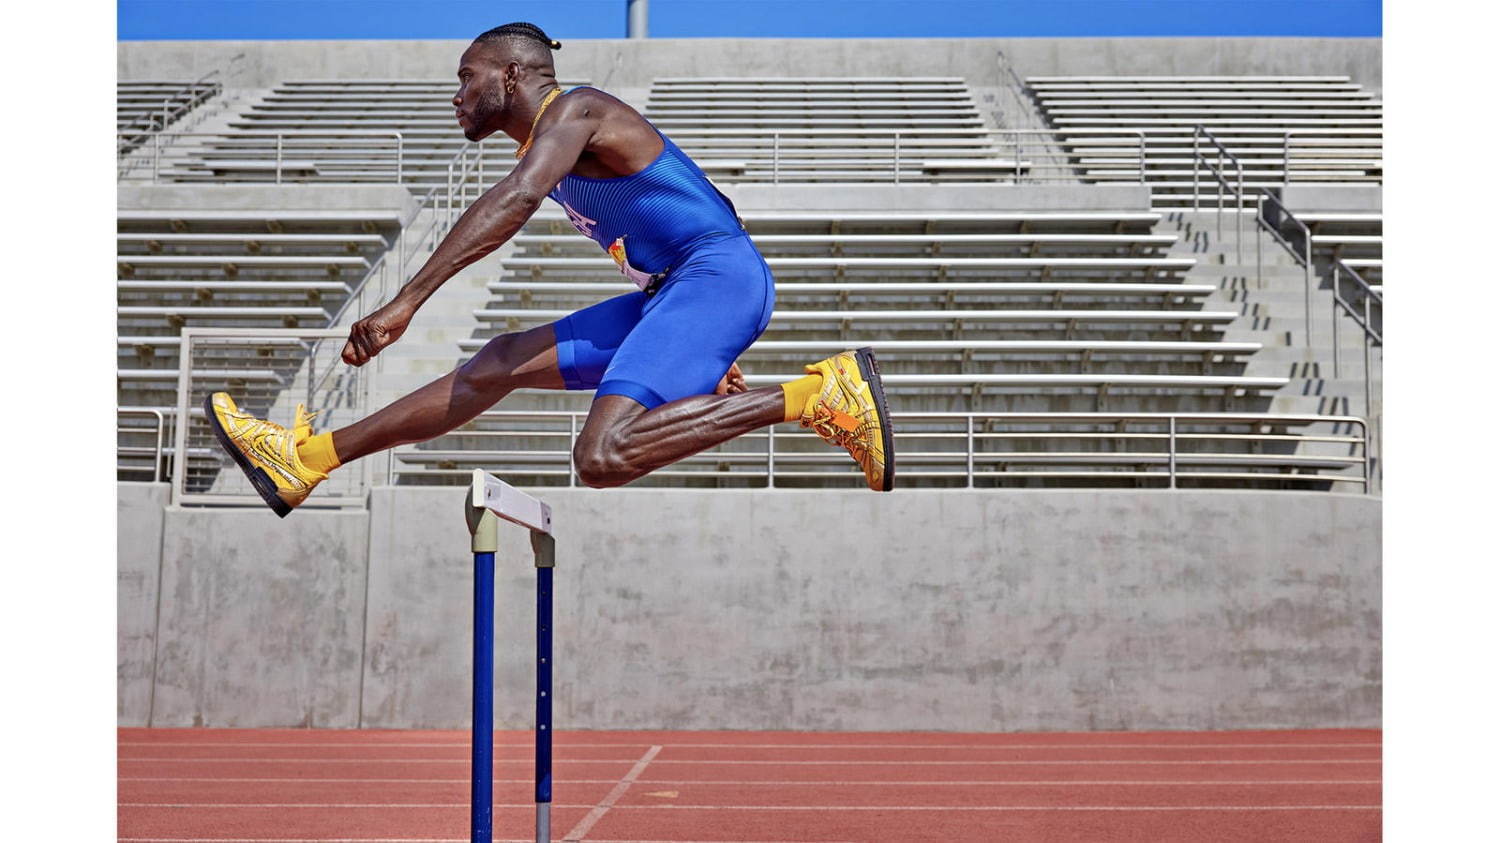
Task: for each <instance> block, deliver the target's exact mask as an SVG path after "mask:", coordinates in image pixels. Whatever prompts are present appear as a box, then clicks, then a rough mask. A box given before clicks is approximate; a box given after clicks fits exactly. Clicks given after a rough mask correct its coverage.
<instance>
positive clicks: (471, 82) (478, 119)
mask: <svg viewBox="0 0 1500 843" xmlns="http://www.w3.org/2000/svg"><path fill="white" fill-rule="evenodd" d="M505 67H506V64H500V63H497V62H496V61H495V51H494V49H493V48H486V47H485V46H483V45H479V44H475V45H474V46H472V47H470V48H469V49H468V50H466V51H465V52H464V54H463V58H461V59H459V62H458V93H456V94H454V95H453V111H454V116H455V117H457V118H458V125H459V128H461V129H463V131H464V137H466V138H468V139H469V140H471V141H477V140H480V139H481V138H486V137H489V136H490V135H492V134H494V133H495V132H496V131H498V130H499V128H500V123H501V121H502V119H503V117H504V114H505V108H506V103H505V79H504V68H505Z"/></svg>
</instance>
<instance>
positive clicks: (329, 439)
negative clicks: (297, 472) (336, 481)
mask: <svg viewBox="0 0 1500 843" xmlns="http://www.w3.org/2000/svg"><path fill="white" fill-rule="evenodd" d="M297 459H299V460H301V461H302V464H303V465H305V466H307V467H308V468H310V469H312V470H313V471H317V472H321V473H323V474H327V473H328V472H330V471H333V470H334V469H335V468H338V467H339V466H341V465H343V463H341V462H339V455H338V452H337V451H334V450H333V434H332V433H319V434H318V435H316V436H309V437H307V438H306V439H304V440H302V444H301V445H298V446H297Z"/></svg>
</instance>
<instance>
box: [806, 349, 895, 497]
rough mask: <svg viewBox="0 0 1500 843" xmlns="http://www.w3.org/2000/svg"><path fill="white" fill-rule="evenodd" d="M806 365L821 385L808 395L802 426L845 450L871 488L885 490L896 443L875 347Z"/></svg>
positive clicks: (892, 477)
mask: <svg viewBox="0 0 1500 843" xmlns="http://www.w3.org/2000/svg"><path fill="white" fill-rule="evenodd" d="M806 368H807V372H808V374H821V375H822V376H823V389H822V391H821V392H819V393H818V394H817V395H814V396H813V397H812V398H810V399H808V402H807V408H806V409H804V410H803V411H802V426H803V427H810V428H812V429H813V431H814V432H816V433H817V434H818V435H819V436H821V437H823V439H824V440H826V441H828V442H830V443H832V444H834V445H839V446H842V447H844V448H846V449H848V451H849V454H850V455H851V456H853V457H854V461H855V462H857V463H859V467H860V468H862V469H864V471H865V481H866V482H868V483H869V484H870V488H871V489H874V490H875V491H877V492H889V491H890V490H891V488H892V485H893V481H894V480H895V467H896V453H895V448H894V444H895V443H894V442H893V441H892V439H891V411H890V408H889V407H887V406H886V403H885V390H884V389H883V388H882V387H881V385H880V366H879V364H877V363H876V362H875V354H874V352H872V351H871V350H870V349H868V348H861V349H858V350H856V351H841V352H839V353H838V354H835V355H834V356H832V357H830V358H828V359H827V360H823V361H820V362H817V363H813V364H811V365H809V366H807V367H806Z"/></svg>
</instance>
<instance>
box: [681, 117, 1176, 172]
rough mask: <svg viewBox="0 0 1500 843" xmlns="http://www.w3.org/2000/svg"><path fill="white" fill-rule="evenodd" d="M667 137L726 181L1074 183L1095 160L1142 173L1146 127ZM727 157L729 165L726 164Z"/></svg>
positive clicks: (718, 132)
mask: <svg viewBox="0 0 1500 843" xmlns="http://www.w3.org/2000/svg"><path fill="white" fill-rule="evenodd" d="M1064 139H1066V140H1064ZM673 140H674V141H676V143H677V145H678V146H681V147H682V148H684V149H686V150H688V152H689V153H690V154H691V155H692V156H693V160H694V161H696V162H697V163H698V165H699V166H701V167H702V168H703V169H704V170H706V171H707V172H708V174H709V175H710V176H714V177H716V178H717V177H722V179H723V180H724V181H731V182H733V181H741V180H750V177H759V178H769V179H770V180H771V182H772V183H780V182H782V181H783V180H788V181H790V180H794V179H795V180H805V178H815V179H817V180H820V181H827V180H839V179H838V178H836V177H847V178H843V179H842V180H852V181H879V180H885V179H889V180H890V182H891V183H894V184H900V183H901V182H902V181H933V180H938V181H941V180H942V179H941V178H940V176H942V175H943V174H944V173H949V174H952V175H953V176H954V178H953V180H959V179H965V180H969V181H976V180H994V179H995V178H1006V179H1009V180H1011V181H1015V182H1023V181H1024V182H1029V183H1033V184H1072V183H1077V182H1080V181H1085V180H1087V177H1086V176H1084V175H1082V173H1081V171H1082V170H1084V169H1085V168H1086V167H1095V166H1100V165H1102V166H1106V167H1109V168H1111V171H1112V174H1114V175H1119V176H1120V178H1115V179H1105V180H1112V181H1120V182H1123V183H1127V184H1131V183H1144V182H1145V178H1146V132H1144V131H1142V130H1139V129H1069V130H1067V131H1059V130H1055V129H969V128H953V129H893V130H888V129H803V130H796V131H790V130H777V131H772V132H770V133H769V138H766V137H765V136H764V135H762V136H760V137H758V138H756V139H755V141H754V142H755V143H765V142H767V141H769V146H770V153H771V154H770V158H769V160H768V159H766V158H765V157H755V156H749V157H746V156H744V155H743V154H742V153H740V152H739V150H742V149H743V148H745V147H746V145H747V143H748V142H750V141H749V139H747V138H746V136H745V133H744V132H743V131H740V130H727V129H703V130H698V131H690V130H684V131H680V132H678V133H676V134H674V135H673ZM716 147H728V148H730V150H731V151H727V152H726V151H720V150H717V149H716ZM761 148H762V149H764V147H761ZM1007 153H1008V154H1009V157H1008V158H1007V157H1006V155H1007ZM762 155H763V153H762ZM832 156H837V157H838V158H837V160H832ZM1091 156H1107V157H1106V158H1105V160H1104V161H1102V162H1097V163H1088V164H1086V163H1085V161H1084V160H1083V159H1084V158H1086V157H1091ZM730 162H732V163H734V164H735V166H734V167H733V168H730V167H727V166H726V164H727V163H730ZM1132 179H1133V181H1132Z"/></svg>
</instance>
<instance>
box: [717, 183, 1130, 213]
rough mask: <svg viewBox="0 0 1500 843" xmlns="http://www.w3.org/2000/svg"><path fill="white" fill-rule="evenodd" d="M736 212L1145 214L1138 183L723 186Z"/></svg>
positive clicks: (721, 187)
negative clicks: (1013, 211) (923, 211)
mask: <svg viewBox="0 0 1500 843" xmlns="http://www.w3.org/2000/svg"><path fill="white" fill-rule="evenodd" d="M720 189H722V190H723V191H724V193H725V195H727V196H728V197H729V198H730V199H731V200H733V202H734V205H735V208H737V209H738V210H741V211H748V210H772V211H801V210H858V211H898V210H900V211H919V210H930V211H945V212H953V211H958V210H962V211H981V210H983V211H1010V210H1025V211H1131V212H1138V211H1149V210H1151V188H1150V187H1149V186H1147V185H1139V184H1107V185H1105V184H1093V185H1072V184H1047V185H1038V184H983V185H970V184H945V185H942V186H940V187H938V186H934V185H932V184H910V185H898V184H727V185H721V186H720Z"/></svg>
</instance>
